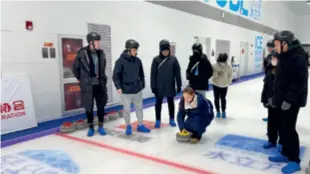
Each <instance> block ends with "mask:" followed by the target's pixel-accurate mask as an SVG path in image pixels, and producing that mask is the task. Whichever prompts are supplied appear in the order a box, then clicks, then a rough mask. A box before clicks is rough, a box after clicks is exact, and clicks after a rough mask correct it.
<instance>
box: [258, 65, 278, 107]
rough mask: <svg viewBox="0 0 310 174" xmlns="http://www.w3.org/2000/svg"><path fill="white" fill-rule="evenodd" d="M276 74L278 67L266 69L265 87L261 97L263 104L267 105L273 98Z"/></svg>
mask: <svg viewBox="0 0 310 174" xmlns="http://www.w3.org/2000/svg"><path fill="white" fill-rule="evenodd" d="M275 73H276V67H274V66H272V65H270V67H269V68H268V69H266V75H265V78H264V87H263V91H262V96H261V102H262V103H263V104H267V103H268V100H269V99H270V98H272V95H273V86H274V82H275Z"/></svg>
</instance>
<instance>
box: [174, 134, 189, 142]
mask: <svg viewBox="0 0 310 174" xmlns="http://www.w3.org/2000/svg"><path fill="white" fill-rule="evenodd" d="M191 136H192V134H191V133H189V132H188V133H187V134H185V133H184V132H178V133H177V134H176V140H177V141H178V142H189V140H190V138H191Z"/></svg>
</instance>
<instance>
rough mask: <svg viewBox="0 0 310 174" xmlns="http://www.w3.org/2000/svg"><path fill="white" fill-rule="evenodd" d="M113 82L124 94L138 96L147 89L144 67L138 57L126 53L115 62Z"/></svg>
mask: <svg viewBox="0 0 310 174" xmlns="http://www.w3.org/2000/svg"><path fill="white" fill-rule="evenodd" d="M113 82H114V85H115V87H116V89H122V91H123V93H124V94H136V93H138V92H140V91H141V90H142V89H144V88H145V78H144V71H143V65H142V62H141V60H140V59H139V58H138V57H132V56H130V55H129V54H128V52H127V51H124V52H123V53H122V54H121V56H120V58H118V59H117V61H116V62H115V66H114V70H113Z"/></svg>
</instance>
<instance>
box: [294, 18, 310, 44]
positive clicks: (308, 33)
mask: <svg viewBox="0 0 310 174" xmlns="http://www.w3.org/2000/svg"><path fill="white" fill-rule="evenodd" d="M295 27H296V36H297V38H298V39H299V40H300V42H301V43H303V44H310V15H305V16H297V17H296V22H295Z"/></svg>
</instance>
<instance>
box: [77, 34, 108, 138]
mask: <svg viewBox="0 0 310 174" xmlns="http://www.w3.org/2000/svg"><path fill="white" fill-rule="evenodd" d="M86 40H87V42H88V46H86V47H83V48H81V49H80V50H79V51H78V52H77V56H76V58H75V60H74V63H73V67H72V72H73V74H74V76H75V77H76V78H77V79H78V81H79V84H80V89H81V100H82V105H83V107H84V108H85V111H86V116H87V122H88V124H89V130H88V134H87V135H88V136H93V135H94V133H95V132H94V123H93V121H94V116H93V107H94V98H95V100H96V105H97V116H98V121H99V128H98V132H99V134H100V135H106V131H105V130H104V128H103V121H104V114H105V113H104V108H105V106H106V104H107V101H108V96H107V87H106V84H107V76H106V73H105V69H106V58H105V54H104V52H103V50H102V49H100V40H101V36H100V35H99V34H98V33H95V32H90V33H88V34H87V36H86Z"/></svg>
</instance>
